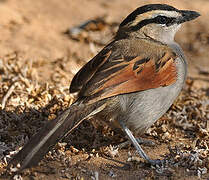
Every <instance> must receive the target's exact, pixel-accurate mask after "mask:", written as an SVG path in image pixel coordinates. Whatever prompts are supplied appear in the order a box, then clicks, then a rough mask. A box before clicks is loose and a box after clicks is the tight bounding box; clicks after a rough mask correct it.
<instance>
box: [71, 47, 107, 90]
mask: <svg viewBox="0 0 209 180" xmlns="http://www.w3.org/2000/svg"><path fill="white" fill-rule="evenodd" d="M107 47H108V46H107ZM110 54H111V50H110V49H109V48H104V49H103V50H102V51H101V52H100V53H98V54H97V55H96V56H95V57H94V58H93V59H92V60H90V61H89V62H88V63H87V64H85V65H84V66H83V67H82V68H81V69H80V70H79V71H78V72H77V74H76V75H75V76H74V77H73V79H72V81H71V85H70V93H75V92H79V91H80V90H81V89H82V88H83V86H84V85H85V84H86V83H87V82H88V81H89V80H90V79H91V77H92V76H93V75H94V73H95V72H96V71H97V69H98V68H100V67H101V66H102V65H103V64H104V63H105V61H106V60H107V59H108V57H109V56H110Z"/></svg>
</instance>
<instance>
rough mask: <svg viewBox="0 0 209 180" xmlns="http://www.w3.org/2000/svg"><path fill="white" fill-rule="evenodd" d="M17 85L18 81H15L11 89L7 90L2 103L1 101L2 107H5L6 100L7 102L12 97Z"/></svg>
mask: <svg viewBox="0 0 209 180" xmlns="http://www.w3.org/2000/svg"><path fill="white" fill-rule="evenodd" d="M16 85H17V82H15V83H14V84H12V85H11V86H10V88H9V90H8V91H7V93H6V95H5V96H4V97H3V99H2V103H1V107H2V109H4V108H5V105H6V102H7V100H8V98H9V97H10V95H11V94H12V92H13V91H14V89H15V87H16Z"/></svg>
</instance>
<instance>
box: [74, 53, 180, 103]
mask: <svg viewBox="0 0 209 180" xmlns="http://www.w3.org/2000/svg"><path fill="white" fill-rule="evenodd" d="M101 54H102V56H96V57H95V58H93V59H92V60H91V61H90V62H89V63H87V65H85V66H84V67H83V68H82V69H81V70H80V72H79V73H78V74H77V75H76V76H75V78H74V82H73V83H72V85H71V86H72V87H76V86H77V90H80V91H79V96H80V97H81V96H82V97H88V98H87V99H89V100H90V101H93V102H94V101H98V100H102V99H105V98H108V97H112V96H116V95H119V94H125V93H132V92H138V91H144V90H148V89H153V88H158V87H161V86H168V85H171V84H173V83H174V82H176V79H177V70H176V65H175V59H176V55H175V53H172V52H171V51H168V52H166V53H163V54H162V55H161V56H156V57H155V58H150V57H143V56H140V55H139V56H135V57H130V56H129V57H128V56H127V57H125V56H121V55H117V54H116V55H112V52H111V50H109V51H106V52H105V53H102V52H101ZM92 64H95V65H94V66H92ZM85 72H86V73H85ZM75 80H77V81H78V82H80V84H79V83H77V84H76V83H75ZM74 89H76V88H74Z"/></svg>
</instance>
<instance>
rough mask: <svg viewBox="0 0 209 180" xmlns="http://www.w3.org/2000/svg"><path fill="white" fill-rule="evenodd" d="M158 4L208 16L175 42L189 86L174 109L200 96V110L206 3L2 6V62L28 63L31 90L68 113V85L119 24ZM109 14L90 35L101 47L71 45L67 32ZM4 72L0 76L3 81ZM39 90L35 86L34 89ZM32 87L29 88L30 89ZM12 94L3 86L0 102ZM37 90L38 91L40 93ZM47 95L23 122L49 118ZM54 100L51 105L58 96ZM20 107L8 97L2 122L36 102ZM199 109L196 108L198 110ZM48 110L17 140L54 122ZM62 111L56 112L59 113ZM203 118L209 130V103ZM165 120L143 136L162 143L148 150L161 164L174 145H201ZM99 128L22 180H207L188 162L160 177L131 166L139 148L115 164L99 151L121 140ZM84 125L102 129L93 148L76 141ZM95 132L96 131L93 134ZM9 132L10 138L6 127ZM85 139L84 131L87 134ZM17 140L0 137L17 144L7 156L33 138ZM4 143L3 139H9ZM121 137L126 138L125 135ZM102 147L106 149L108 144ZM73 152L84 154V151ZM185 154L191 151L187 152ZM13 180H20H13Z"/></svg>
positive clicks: (206, 51)
mask: <svg viewBox="0 0 209 180" xmlns="http://www.w3.org/2000/svg"><path fill="white" fill-rule="evenodd" d="M156 2H157V3H168V4H170V5H173V6H175V7H177V8H179V9H191V10H196V11H198V12H200V13H201V15H202V16H201V17H200V18H198V19H197V20H195V21H193V22H190V23H187V24H185V25H183V27H182V28H181V30H180V31H179V32H178V34H177V36H176V41H177V42H178V43H179V44H180V45H181V47H182V48H183V50H184V51H185V54H186V56H187V58H188V63H189V74H188V79H189V80H188V82H187V85H186V87H185V90H184V92H183V93H182V95H181V96H180V98H179V100H178V101H177V103H176V105H174V106H173V109H171V110H170V111H172V110H175V108H176V107H177V106H181V107H183V105H182V103H181V100H182V99H184V100H185V99H186V98H185V97H187V98H190V97H191V98H192V97H195V98H194V100H191V102H190V103H191V104H194V106H195V105H196V104H198V103H197V102H199V101H201V102H202V101H204V102H205V101H207V100H208V99H209V59H208V56H209V33H208V27H209V15H208V12H209V1H208V0H199V1H191V0H176V1H168V0H167V1H166V0H164V1H162V0H158V1H154V0H146V1H145V0H141V1H138V0H129V1H121V0H112V1H107V0H97V1H96V0H62V1H58V0H50V1H47V0H36V1H32V0H21V1H20V0H0V17H1V18H0V58H1V59H3V62H4V63H7V61H8V62H10V61H11V63H9V65H11V64H13V63H14V64H15V65H16V63H17V64H20V67H24V64H25V65H27V67H29V69H30V70H31V71H30V73H29V75H28V74H27V73H26V76H27V78H28V79H29V81H27V80H25V81H27V82H28V83H29V84H35V85H38V86H37V87H39V88H40V89H42V90H43V89H44V92H45V90H46V89H47V88H48V87H49V88H48V89H47V93H48V92H50V93H51V94H50V95H51V96H52V97H55V96H56V98H57V99H56V101H55V102H56V103H58V107H59V110H61V109H64V108H65V107H66V106H67V105H68V100H72V96H71V95H69V94H68V92H67V91H68V90H67V87H68V86H69V83H70V81H71V79H72V77H73V75H74V74H75V73H76V72H77V71H78V70H79V68H80V67H81V66H82V65H83V64H84V63H86V62H87V61H88V60H89V59H91V58H92V57H93V56H94V55H95V54H97V52H98V51H99V50H100V49H101V48H102V47H103V44H105V43H107V42H109V41H110V40H111V38H112V37H113V34H114V32H115V30H116V26H115V25H114V24H116V25H118V23H119V22H120V21H121V20H122V19H123V18H124V17H126V16H127V15H128V14H129V13H130V12H131V11H133V10H134V9H136V7H139V6H141V5H144V4H147V3H156ZM104 16H105V21H106V22H107V24H106V25H105V26H106V27H105V30H101V31H98V32H94V31H92V32H89V34H91V35H92V34H93V35H95V36H96V37H98V38H99V39H103V40H104V42H102V43H101V42H99V43H96V42H98V40H92V39H91V38H90V40H88V41H86V40H83V39H82V38H81V39H79V40H73V39H72V38H70V37H69V36H68V35H66V33H65V32H66V31H67V30H68V29H69V28H72V27H74V26H76V25H79V24H81V23H83V22H85V21H87V20H89V19H96V18H98V17H104ZM84 35H85V34H84ZM87 35H88V32H87ZM104 37H106V38H104ZM100 41H101V40H100ZM22 65H23V66H22ZM0 66H1V64H0ZM0 69H1V68H0ZM20 71H21V68H20ZM4 72H6V71H4ZM4 72H1V71H0V74H1V75H2V73H3V74H4ZM18 72H19V71H15V72H12V73H13V74H12V73H11V71H8V74H7V77H8V78H9V77H10V73H11V76H12V77H13V76H15V75H17V74H18ZM23 74H24V73H23ZM26 76H24V77H26ZM27 78H25V79H27ZM1 81H2V82H3V78H1ZM31 82H33V83H31ZM26 84H27V83H26ZM35 85H34V86H33V88H34V87H36V86H35ZM24 87H25V86H24ZM29 87H31V86H30V85H29ZM29 87H28V88H29ZM46 87H47V88H46ZM51 87H52V88H51ZM50 88H51V89H50ZM20 89H21V88H20ZM34 89H35V88H34ZM23 91H24V90H23V89H21V91H20V90H19V91H16V93H15V92H14V93H13V94H12V95H11V96H12V97H13V96H14V97H15V98H16V99H17V95H18V93H20V94H21V97H23V96H24V93H23ZM51 91H53V92H51ZM55 91H56V92H55ZM6 92H7V88H6V89H4V88H3V86H2V90H1V93H2V95H1V101H2V99H3V97H4V93H5V94H6ZM30 92H31V91H30ZM34 92H36V91H35V90H34ZM41 92H43V91H41ZM61 93H64V94H61ZM37 94H38V95H40V93H38V92H36V93H35V95H37ZM35 95H34V96H35ZM38 95H37V96H38ZM42 95H43V94H41V95H40V99H39V101H38V103H36V104H35V105H34V106H33V107H35V108H34V109H35V110H34V111H36V112H34V111H29V112H31V114H32V115H31V116H29V115H28V114H27V115H25V114H24V115H25V117H30V118H29V119H33V121H34V119H36V118H37V117H39V115H38V113H42V114H43V113H44V112H45V109H47V108H46V107H48V106H47V105H48V104H49V101H48V100H45V99H43V96H42ZM27 97H29V95H27ZM66 97H69V98H66ZM44 98H45V96H44ZM51 99H52V100H53V98H51ZM41 101H42V102H41ZM185 101H186V100H185ZM20 102H22V100H20V101H18V100H15V101H13V100H12V98H11V99H9V100H8V102H7V104H6V108H7V109H6V110H3V109H2V110H1V113H0V114H1V115H0V117H1V119H0V121H1V120H2V121H3V120H4V119H3V118H7V117H8V116H9V117H12V113H13V112H14V106H16V107H17V106H18V107H19V106H21V108H31V107H32V105H31V104H32V103H30V102H28V104H27V103H26V102H24V103H22V104H21V103H20ZM50 102H51V101H50ZM70 102H71V101H70ZM63 104H64V105H63ZM62 105H63V106H62ZM195 107H198V105H197V106H195ZM54 109H56V108H54ZM176 109H178V108H176ZM54 111H55V110H53V112H54ZM15 112H16V111H15ZM50 112H51V110H47V113H48V114H47V115H46V116H47V117H44V118H43V117H42V116H41V117H42V120H41V122H36V123H35V125H34V124H33V125H34V128H35V129H33V131H27V130H25V131H24V132H23V131H21V130H20V128H19V129H18V128H17V129H16V130H15V133H17V134H15V135H20V134H21V135H22V134H24V136H25V137H26V134H27V138H29V137H31V135H32V134H33V133H34V132H36V131H37V130H38V128H39V127H41V126H42V125H43V123H44V121H46V120H47V119H48V118H53V117H50ZM201 112H202V111H201ZM56 113H57V111H56ZM56 113H54V114H55V115H57V114H56ZM202 113H203V115H201V116H200V117H201V118H202V119H201V118H199V119H198V122H199V120H200V121H201V120H202V121H203V119H204V121H205V122H206V123H208V124H209V106H208V105H206V107H205V109H204V110H203V112H202ZM5 114H6V115H5ZM10 115H11V116H10ZM16 115H17V116H18V117H21V118H22V115H23V114H21V115H20V116H19V114H18V113H17V114H16ZM192 117H193V116H192V115H191V118H190V120H192ZM165 119H166V120H168V119H170V121H171V119H172V115H171V113H170V114H169V113H168V114H167V115H165V116H164V119H163V118H162V119H161V121H160V122H159V123H158V124H157V123H156V124H155V126H153V127H152V128H151V130H150V133H149V132H148V133H147V134H146V135H145V138H147V139H151V140H153V141H154V142H155V143H156V145H155V146H154V147H147V146H144V149H145V151H146V152H148V154H149V156H150V157H152V158H161V157H162V156H166V155H167V154H169V155H171V154H172V153H171V151H169V148H168V147H169V146H172V147H175V146H181V145H182V144H183V145H184V148H182V149H184V150H186V148H185V147H188V146H189V145H191V143H193V142H194V141H195V138H193V136H192V135H191V132H190V131H192V134H195V132H194V129H193V130H191V129H190V130H189V131H187V130H185V129H184V128H181V127H179V126H177V125H175V126H174V125H172V123H171V124H169V123H167V121H166V120H165ZM164 121H165V122H166V125H168V124H169V125H168V127H171V129H172V131H169V132H170V133H171V134H172V133H175V136H171V137H170V138H169V137H168V138H167V139H166V138H163V137H165V134H166V131H165V132H163V131H161V130H162V129H161V128H162V127H161V126H162V124H163V123H162V122H164ZM1 124H2V123H1ZM23 124H24V125H25V124H26V125H30V123H28V122H26V121H24V122H23ZM95 124H96V125H94V123H91V122H86V124H84V125H83V126H82V127H81V128H80V130H78V131H76V132H75V133H74V134H73V135H72V136H69V137H68V138H66V139H65V140H64V142H65V141H66V142H67V140H69V139H70V138H72V139H71V141H70V142H71V144H72V146H73V147H72V146H70V145H69V144H68V145H67V146H66V147H65V146H64V147H63V145H60V146H58V147H56V148H55V150H53V151H52V154H51V155H47V157H46V158H45V159H44V160H43V161H42V162H41V164H40V166H39V167H36V168H35V169H32V170H28V171H26V172H24V173H22V174H21V177H22V178H23V179H97V175H98V176H99V179H197V178H202V179H208V178H209V169H207V168H209V167H208V166H207V165H205V166H201V167H206V169H207V172H206V173H202V174H201V173H200V174H198V172H199V171H197V169H195V170H194V171H193V170H191V169H189V168H188V167H187V166H184V165H182V164H181V165H179V166H178V167H175V166H171V167H169V168H167V169H166V170H165V171H163V172H159V171H160V170H158V171H157V170H156V169H153V168H151V167H149V166H147V165H144V163H142V162H141V161H140V162H138V161H137V160H133V161H131V162H127V159H128V158H130V153H131V154H132V155H134V152H135V151H134V148H133V147H130V146H129V147H126V148H123V149H122V150H119V152H118V154H117V156H116V157H114V158H110V157H109V155H107V156H105V154H106V151H108V152H109V150H104V149H103V150H101V147H102V148H105V147H106V146H108V148H110V147H109V146H110V144H115V143H116V142H117V141H118V139H117V138H116V140H115V139H114V138H112V137H109V136H107V137H104V134H105V133H102V132H101V131H103V130H101V131H100V128H101V127H99V126H98V124H97V123H95ZM207 126H208V127H207V128H208V129H207V128H205V129H206V131H207V130H209V125H207ZM0 127H1V130H3V128H2V127H3V125H0ZM86 127H87V130H85V131H87V133H89V134H90V133H91V132H92V131H96V132H94V133H93V135H91V138H92V139H90V142H88V141H87V140H86V139H85V140H83V142H82V143H81V142H79V141H78V140H77V141H76V138H75V137H76V136H77V135H79V136H80V137H85V133H84V130H83V131H82V128H86ZM95 127H96V128H98V129H96V130H95ZM24 128H25V127H24ZM29 128H31V127H29ZM166 128H167V126H166ZM5 129H6V128H5ZM5 129H4V131H5ZM14 129H15V128H14V127H13V131H14ZM174 129H176V130H174ZM195 130H196V129H195ZM6 131H8V132H10V130H8V128H7V130H6ZM153 131H156V132H158V133H160V134H161V135H160V137H159V138H158V137H156V135H155V134H154V133H152V132H153ZM1 132H2V131H1ZM18 133H19V134H18ZM79 133H81V135H80V134H79ZM82 133H83V134H82ZM188 133H190V135H188ZM203 134H204V133H203ZM15 135H14V133H13V135H10V136H11V137H12V138H11V140H5V141H4V139H2V140H0V141H1V143H6V144H9V145H11V144H12V143H11V142H12V141H13V146H11V147H10V146H9V145H8V146H9V147H10V148H11V149H9V150H15V149H17V147H19V146H21V145H23V144H24V143H25V141H26V139H27V138H25V140H24V141H22V142H21V143H19V142H17V139H16V140H14V139H13V137H14V136H15ZM0 137H1V138H2V137H3V135H2V136H0ZM89 137H90V136H89ZM195 137H196V136H195ZM198 137H199V136H198ZM111 138H112V139H111ZM120 138H121V139H122V138H123V137H120ZM120 138H119V139H120ZM201 138H203V141H204V142H205V143H206V144H207V146H209V144H208V143H209V141H208V140H207V139H209V137H208V134H207V133H206V135H205V134H204V135H201ZM95 139H96V140H95ZM74 140H75V141H74ZM101 142H102V143H103V144H102V145H101ZM104 142H105V143H104ZM95 144H96V145H95ZM98 144H99V145H98ZM91 146H92V147H93V148H92V147H91ZM204 147H205V146H204ZM62 148H64V149H65V151H64V152H65V158H64V160H63V157H62V156H60V154H59V153H58V150H60V149H62ZM73 148H75V149H78V151H77V150H74V149H73ZM82 149H85V150H82ZM110 149H111V148H110ZM180 149H181V148H180ZM182 149H181V150H182ZM187 150H188V151H190V152H191V150H189V147H188V149H187ZM111 151H113V150H111ZM129 152H130V153H129ZM7 153H8V152H6V151H5V153H4V155H5V154H7ZM57 153H58V155H57ZM66 154H67V155H66ZM53 155H54V157H53ZM57 156H59V157H57ZM66 156H68V161H67V160H66ZM134 157H135V155H134ZM175 157H176V154H175ZM1 158H2V159H3V156H1ZM205 158H206V159H208V161H205V162H206V163H207V162H208V163H209V152H208V150H207V154H206V156H205ZM2 159H1V160H2ZM198 168H199V166H198ZM0 172H1V174H2V177H1V178H0V179H9V178H11V177H12V176H13V175H10V174H7V173H5V164H4V166H0ZM15 178H18V177H17V176H15Z"/></svg>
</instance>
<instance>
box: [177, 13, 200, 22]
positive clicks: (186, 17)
mask: <svg viewBox="0 0 209 180" xmlns="http://www.w3.org/2000/svg"><path fill="white" fill-rule="evenodd" d="M179 12H180V13H181V15H182V16H181V17H180V18H179V19H178V23H179V24H181V23H184V22H186V21H191V20H193V19H196V18H197V17H199V16H200V13H198V12H196V11H184V10H182V11H179Z"/></svg>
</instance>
